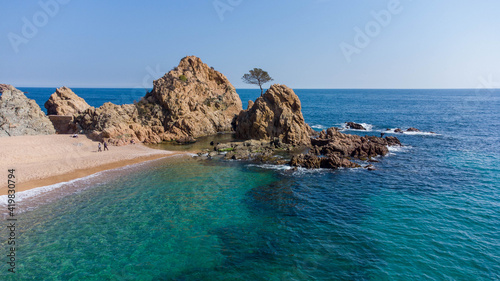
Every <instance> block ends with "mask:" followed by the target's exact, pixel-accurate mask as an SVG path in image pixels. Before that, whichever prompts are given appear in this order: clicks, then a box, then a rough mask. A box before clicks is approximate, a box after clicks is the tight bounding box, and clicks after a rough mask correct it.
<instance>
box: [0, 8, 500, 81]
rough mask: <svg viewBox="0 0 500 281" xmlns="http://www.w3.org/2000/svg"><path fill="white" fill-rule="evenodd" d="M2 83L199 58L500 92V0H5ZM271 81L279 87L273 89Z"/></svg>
mask: <svg viewBox="0 0 500 281" xmlns="http://www.w3.org/2000/svg"><path fill="white" fill-rule="evenodd" d="M0 3H1V4H0V5H1V7H2V11H3V12H2V22H1V23H0V36H1V40H0V65H1V67H0V83H7V84H12V85H14V86H16V87H61V86H68V87H123V88H136V87H140V88H151V87H152V84H153V80H155V79H158V78H160V77H162V76H163V75H164V74H165V73H166V72H168V71H169V70H171V69H172V68H174V67H175V66H177V64H178V63H179V61H180V59H181V58H183V57H184V56H186V55H195V56H198V57H200V58H201V59H202V61H203V62H205V63H207V64H208V65H209V66H213V67H214V68H215V69H216V70H218V71H220V72H222V73H223V74H224V75H226V76H227V77H228V79H229V81H230V82H231V83H232V84H233V85H234V86H235V87H236V88H253V87H255V86H253V85H247V84H244V83H243V81H242V80H241V77H242V76H243V74H245V73H247V72H248V70H250V69H253V68H254V67H258V68H262V69H264V70H266V71H268V72H269V74H270V75H271V76H272V77H273V78H274V81H273V83H279V84H285V85H287V86H289V87H292V88H295V89H299V88H309V89H310V88H336V89H337V88H356V89H357V88H379V89H380V88H382V89H388V88H397V89H403V88H476V87H480V86H481V85H483V86H482V87H496V88H500V83H498V82H500V67H499V63H500V32H499V28H500V16H498V15H500V1H498V0H481V1H477V0H475V1H472V0H470V1H465V0H442V1H434V0H420V1H418V0H415V1H411V0H356V1H348V0H274V1H263V0H203V1H202V0H183V1H169V0H166V1H157V0H142V1H132V0H121V1H102V0H99V1H97V0H85V1H83V0H39V1H38V0H37V1H30V0H25V1H7V0H1V2H0ZM267 86H269V85H267Z"/></svg>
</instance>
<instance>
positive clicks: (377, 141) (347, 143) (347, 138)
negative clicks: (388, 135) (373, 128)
mask: <svg viewBox="0 0 500 281" xmlns="http://www.w3.org/2000/svg"><path fill="white" fill-rule="evenodd" d="M315 144H316V145H317V146H318V148H315V149H313V150H314V152H315V153H316V154H322V155H328V154H336V155H339V156H341V157H355V158H368V157H373V156H377V155H386V154H387V153H388V152H389V150H388V149H387V145H388V143H387V140H386V139H383V138H379V137H375V136H365V137H361V136H358V135H348V134H343V133H341V132H339V131H338V129H337V128H329V129H327V130H326V131H322V132H321V133H320V134H319V136H318V138H317V139H316V140H315ZM321 144H322V145H321Z"/></svg>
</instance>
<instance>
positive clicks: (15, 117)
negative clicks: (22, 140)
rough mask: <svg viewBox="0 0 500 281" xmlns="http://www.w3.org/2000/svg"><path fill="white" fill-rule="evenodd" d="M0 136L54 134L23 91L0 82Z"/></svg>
mask: <svg viewBox="0 0 500 281" xmlns="http://www.w3.org/2000/svg"><path fill="white" fill-rule="evenodd" d="M0 92H1V96H0V137H4V136H22V135H50V134H55V132H56V131H55V129H54V126H53V125H52V122H50V120H49V118H47V116H46V115H45V113H44V112H43V111H42V110H41V109H40V106H38V104H37V103H36V102H35V101H34V100H32V99H29V98H27V97H26V96H25V95H24V94H23V92H21V91H19V90H18V89H16V88H14V87H13V86H11V85H6V84H0Z"/></svg>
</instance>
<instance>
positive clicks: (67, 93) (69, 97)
mask: <svg viewBox="0 0 500 281" xmlns="http://www.w3.org/2000/svg"><path fill="white" fill-rule="evenodd" d="M44 106H45V108H46V109H47V114H48V115H74V114H78V113H80V112H82V111H84V110H86V109H87V108H89V107H90V105H89V104H88V103H87V102H86V101H85V100H84V99H82V98H81V97H79V96H77V95H76V94H75V93H74V92H73V91H72V90H71V89H70V88H67V87H61V88H59V89H57V90H56V92H55V93H53V94H52V95H51V96H50V98H49V100H48V101H47V102H46V103H45V105H44Z"/></svg>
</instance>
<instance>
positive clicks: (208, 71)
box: [47, 56, 242, 145]
mask: <svg viewBox="0 0 500 281" xmlns="http://www.w3.org/2000/svg"><path fill="white" fill-rule="evenodd" d="M68 90H69V89H68ZM69 91H71V90H69ZM62 92H63V93H67V92H68V91H62ZM56 94H57V92H56V93H54V95H55V96H56V97H59V96H61V95H56ZM54 95H53V96H54ZM66 96H68V97H69V99H65V100H64V101H65V102H64V103H63V102H61V101H60V99H56V98H54V100H56V102H51V100H49V101H48V102H47V103H48V104H47V106H49V107H50V106H51V105H60V104H64V105H69V104H77V103H76V102H75V101H76V100H77V99H76V98H75V97H76V95H74V96H73V95H66ZM51 99H52V97H51ZM78 99H79V98H78ZM78 104H81V103H78ZM59 108H62V107H61V106H59ZM64 108H68V107H67V106H65V107H64ZM80 108H81V107H74V109H75V113H74V117H75V123H76V124H77V125H78V126H79V128H80V129H81V131H83V132H84V133H87V134H89V135H90V136H91V137H92V138H93V139H96V140H107V141H108V142H109V143H111V144H116V145H123V144H127V143H130V141H134V142H146V143H159V142H162V141H169V140H177V141H178V142H179V143H190V142H193V141H195V139H194V138H196V137H200V136H205V135H211V134H216V133H218V132H222V131H230V130H231V129H232V128H231V122H232V121H233V119H234V118H235V116H236V115H237V114H238V113H239V112H240V111H241V110H242V105H241V100H240V98H239V96H238V94H237V93H236V91H235V89H234V87H233V86H232V85H231V83H230V82H229V81H228V80H227V78H226V77H225V76H224V75H223V74H221V73H220V72H218V71H216V70H214V69H213V68H210V67H209V66H208V65H206V64H204V63H203V62H202V61H201V60H200V59H199V58H197V57H194V56H190V57H185V58H183V59H182V60H181V61H180V63H179V65H178V66H177V67H176V68H174V69H173V70H171V71H170V72H168V73H167V74H165V76H163V77H162V78H160V79H158V80H156V81H154V87H153V90H152V91H151V92H150V93H147V94H146V96H145V97H143V98H142V99H141V100H140V101H139V102H138V103H136V104H125V105H114V104H112V103H105V104H104V105H102V106H101V107H99V108H94V107H88V108H87V109H85V110H80ZM68 112H69V110H68ZM58 114H62V110H59V111H58Z"/></svg>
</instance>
